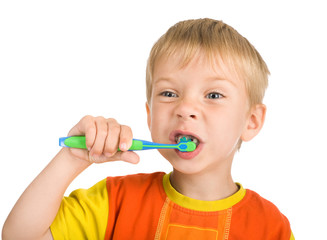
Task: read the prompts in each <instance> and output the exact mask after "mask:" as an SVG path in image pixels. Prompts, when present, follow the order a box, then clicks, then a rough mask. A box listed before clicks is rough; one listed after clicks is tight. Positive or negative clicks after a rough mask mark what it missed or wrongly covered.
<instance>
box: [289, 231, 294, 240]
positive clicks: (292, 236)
mask: <svg viewBox="0 0 327 240" xmlns="http://www.w3.org/2000/svg"><path fill="white" fill-rule="evenodd" d="M290 240H295V237H294V235H293V232H292V233H291V238H290Z"/></svg>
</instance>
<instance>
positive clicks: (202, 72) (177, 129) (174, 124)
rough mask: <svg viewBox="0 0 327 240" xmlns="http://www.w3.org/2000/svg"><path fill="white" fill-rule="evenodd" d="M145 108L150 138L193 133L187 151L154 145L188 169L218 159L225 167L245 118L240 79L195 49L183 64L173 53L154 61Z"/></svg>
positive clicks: (166, 139)
mask: <svg viewBox="0 0 327 240" xmlns="http://www.w3.org/2000/svg"><path fill="white" fill-rule="evenodd" d="M147 112H148V125H149V128H150V131H151V135H152V139H153V141H154V142H160V143H176V140H177V138H178V137H179V136H182V135H190V136H193V137H196V138H197V141H198V142H199V145H198V146H197V149H196V150H195V151H193V152H188V153H185V152H184V153H183V152H180V151H178V150H160V153H161V154H162V155H163V156H164V157H165V158H166V159H167V160H168V161H169V162H170V163H171V164H172V165H173V167H174V169H176V170H178V171H181V172H184V173H189V174H191V173H193V174H194V173H197V172H203V171H212V170H214V169H216V168H217V167H219V168H221V166H222V164H223V165H224V166H225V167H229V168H230V167H231V166H230V165H231V161H232V159H233V155H234V153H235V151H236V149H237V143H238V141H239V140H240V139H242V140H244V139H243V138H242V137H243V135H244V132H245V131H246V129H247V126H248V122H249V118H250V115H249V104H248V98H247V94H246V90H245V85H244V81H243V80H242V79H240V78H239V77H237V75H236V74H235V73H234V72H231V71H229V69H228V67H227V66H225V65H224V64H222V63H220V64H219V65H218V64H217V65H213V64H211V63H209V62H208V61H207V60H206V58H205V57H204V56H203V55H201V54H199V55H198V56H197V57H195V58H194V59H192V60H191V62H190V63H189V64H188V65H187V66H185V67H183V68H181V67H180V64H179V61H178V58H176V57H169V58H168V59H161V60H159V61H158V62H157V64H156V66H155V69H154V73H153V90H152V99H151V104H150V106H148V105H147Z"/></svg>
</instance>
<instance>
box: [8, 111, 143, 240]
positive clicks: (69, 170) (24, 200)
mask: <svg viewBox="0 0 327 240" xmlns="http://www.w3.org/2000/svg"><path fill="white" fill-rule="evenodd" d="M109 132H110V134H109ZM82 134H83V135H84V134H85V136H86V145H87V147H88V149H90V151H86V150H81V149H69V148H63V149H62V150H61V151H60V152H59V153H58V154H57V155H56V156H55V157H54V158H53V160H52V161H51V162H50V163H49V164H48V166H46V168H45V169H44V170H43V171H42V172H41V173H40V174H39V175H38V176H37V177H36V178H35V179H34V181H33V182H32V183H31V184H30V185H29V186H28V187H27V189H26V190H25V191H24V193H23V194H22V196H21V197H20V198H19V199H18V201H17V203H16V204H15V206H14V208H13V209H12V211H11V213H10V214H9V216H8V218H7V220H6V222H5V224H4V227H3V231H2V237H3V239H4V240H7V239H15V240H19V239H25V240H27V239H52V235H51V232H50V229H49V227H50V225H51V223H52V221H53V220H54V218H55V216H56V214H57V211H58V209H59V207H60V203H61V200H62V197H63V195H64V192H65V191H66V189H67V187H68V186H69V184H70V183H71V182H72V181H73V180H74V178H76V176H78V175H79V174H80V173H81V172H82V171H84V170H85V169H86V168H87V167H89V166H90V165H91V164H92V163H101V162H107V161H116V160H123V161H127V162H131V163H137V162H138V161H139V157H138V156H137V155H136V154H135V153H133V152H127V151H126V150H127V149H128V148H129V147H130V146H131V144H132V138H133V137H132V132H131V130H130V128H128V127H126V126H122V125H120V124H118V123H117V122H116V121H115V120H113V119H104V118H101V117H100V118H93V117H90V116H87V117H84V118H83V119H82V120H81V121H80V122H79V123H78V124H77V125H76V126H75V127H74V128H73V129H72V130H71V131H70V133H69V135H82ZM118 146H120V149H121V150H122V152H116V149H117V148H118Z"/></svg>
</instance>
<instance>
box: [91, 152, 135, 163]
mask: <svg viewBox="0 0 327 240" xmlns="http://www.w3.org/2000/svg"><path fill="white" fill-rule="evenodd" d="M90 161H91V162H93V163H103V162H114V161H124V162H128V163H133V164H137V163H138V162H139V161H140V157H139V156H138V155H137V154H136V153H135V152H132V151H127V152H117V153H116V154H115V155H113V156H112V157H107V156H105V155H101V156H99V157H96V158H94V157H90Z"/></svg>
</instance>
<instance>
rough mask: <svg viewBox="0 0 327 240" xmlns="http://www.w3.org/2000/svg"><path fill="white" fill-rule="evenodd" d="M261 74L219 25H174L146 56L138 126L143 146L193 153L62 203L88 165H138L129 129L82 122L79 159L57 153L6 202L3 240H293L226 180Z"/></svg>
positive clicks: (268, 207)
mask: <svg viewBox="0 0 327 240" xmlns="http://www.w3.org/2000/svg"><path fill="white" fill-rule="evenodd" d="M268 74H269V71H268V68H267V66H266V64H265V62H264V61H263V59H262V58H261V56H260V55H259V53H258V52H257V51H256V50H255V49H254V47H253V46H252V45H251V44H250V43H249V42H248V41H247V40H246V39H245V38H244V37H242V36H241V35H240V34H239V33H237V32H236V31H235V30H234V29H233V28H231V27H229V26H228V25H226V24H224V23H222V22H221V21H216V20H211V19H198V20H189V21H183V22H180V23H177V24H176V25H175V26H173V27H171V28H170V29H169V30H168V31H167V33H166V34H164V35H163V36H162V37H161V38H160V39H159V40H158V42H157V43H156V44H155V45H154V46H153V48H152V50H151V53H150V57H149V61H148V65H147V76H146V82H147V104H146V111H147V116H148V126H149V129H150V131H151V135H152V139H153V141H155V142H160V143H177V142H179V141H180V139H181V138H182V137H186V138H188V139H191V140H192V141H194V142H195V143H196V145H197V148H196V150H195V151H193V152H186V153H185V152H179V151H177V150H160V153H161V154H162V155H163V156H164V157H165V158H166V159H167V160H168V161H169V162H170V163H171V164H172V166H173V171H172V172H171V173H170V174H165V173H161V172H159V173H153V174H136V175H130V176H124V177H108V178H107V179H104V180H102V181H100V182H99V183H97V184H96V185H95V186H93V187H92V188H90V189H88V190H82V189H80V190H76V191H74V192H73V193H72V194H71V195H70V196H69V197H66V198H64V199H62V196H63V194H64V192H65V190H66V188H67V187H68V185H69V184H70V182H71V181H72V180H73V179H74V178H75V177H76V176H77V175H78V174H79V173H81V172H82V171H83V170H85V169H86V168H87V167H89V166H90V165H91V164H92V163H100V162H107V161H115V160H122V161H127V162H130V163H137V162H138V161H139V157H138V155H137V154H136V153H134V152H130V151H127V149H128V148H129V147H130V146H131V143H132V138H133V136H132V131H131V129H130V128H129V127H127V126H123V125H120V124H119V123H117V121H116V120H114V119H105V118H102V117H97V118H94V117H91V116H86V117H84V118H83V119H82V120H81V121H80V122H79V123H78V124H77V125H76V126H75V127H73V128H72V130H71V131H70V132H69V134H68V135H85V136H86V144H87V147H88V151H86V150H80V149H69V148H64V149H62V150H61V151H60V152H59V153H58V155H57V156H56V157H55V158H54V159H53V160H52V161H51V162H50V163H49V165H48V166H47V167H46V168H45V169H44V170H43V171H42V172H41V173H40V175H39V176H38V177H37V178H36V179H35V180H34V181H33V182H32V183H31V185H30V186H29V187H28V188H27V189H26V191H25V192H24V193H23V195H22V196H21V198H20V199H19V200H18V202H17V203H16V205H15V207H14V208H13V210H12V212H11V213H10V215H9V216H8V219H7V221H6V223H5V225H4V230H3V239H197V240H198V239H238V240H239V239H251V240H255V239H258V240H259V239H260V240H262V239H285V240H286V239H287V240H288V239H294V237H293V234H292V232H291V229H290V224H289V222H288V220H287V218H286V217H285V216H284V215H282V214H281V213H280V212H279V210H278V209H277V208H276V207H275V206H274V205H273V204H272V203H270V202H269V201H267V200H265V199H263V198H262V197H260V196H259V195H258V194H256V193H255V192H253V191H251V190H245V189H244V188H243V187H242V185H241V184H238V183H234V181H233V179H232V176H231V165H232V160H233V157H234V154H235V152H236V151H237V150H238V149H239V148H240V146H241V143H242V141H249V140H251V139H252V138H253V137H255V136H256V135H257V134H258V132H259V131H260V129H261V127H262V126H263V123H264V118H265V112H266V107H265V105H263V104H262V99H263V96H264V92H265V89H266V86H267V78H268ZM118 147H120V149H121V150H122V151H121V152H117V148H118Z"/></svg>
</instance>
